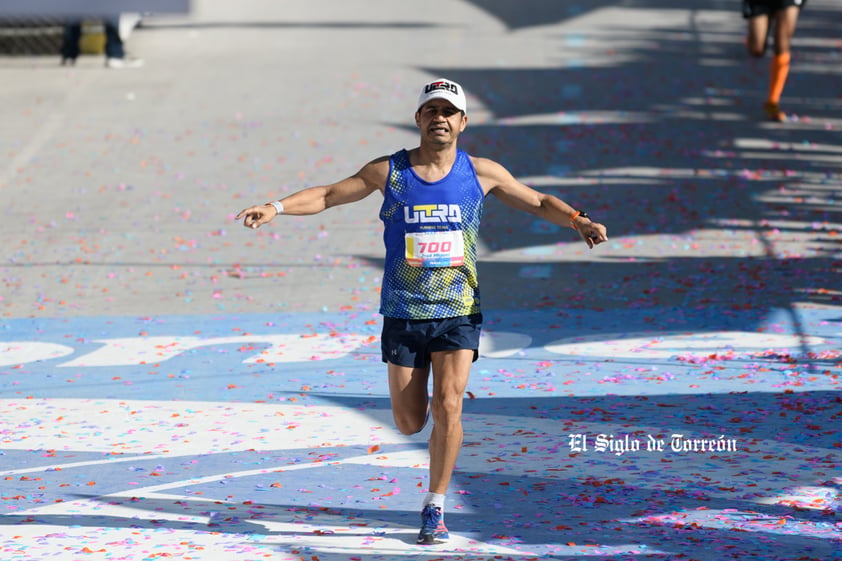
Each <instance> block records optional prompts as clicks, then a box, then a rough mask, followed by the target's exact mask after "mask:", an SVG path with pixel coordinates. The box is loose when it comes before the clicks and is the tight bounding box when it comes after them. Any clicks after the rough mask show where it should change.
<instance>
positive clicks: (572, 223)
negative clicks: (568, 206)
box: [570, 210, 582, 231]
mask: <svg viewBox="0 0 842 561" xmlns="http://www.w3.org/2000/svg"><path fill="white" fill-rule="evenodd" d="M580 214H582V211H580V210H577V211H576V212H574V213H573V216H571V217H570V227H571V228H573V229H574V230H577V231H578V228H576V223H575V222H573V221H574V220H576V217H577V216H579V215H580Z"/></svg>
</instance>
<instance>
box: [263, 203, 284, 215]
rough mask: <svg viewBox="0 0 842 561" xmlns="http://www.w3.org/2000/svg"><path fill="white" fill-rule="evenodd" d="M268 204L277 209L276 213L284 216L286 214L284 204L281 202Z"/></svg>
mask: <svg viewBox="0 0 842 561" xmlns="http://www.w3.org/2000/svg"><path fill="white" fill-rule="evenodd" d="M266 204H267V205H272V206H273V207H275V211H276V212H277V213H278V214H283V212H284V203H282V202H281V201H272V202H269V203H266Z"/></svg>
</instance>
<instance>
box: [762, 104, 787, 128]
mask: <svg viewBox="0 0 842 561" xmlns="http://www.w3.org/2000/svg"><path fill="white" fill-rule="evenodd" d="M763 110H764V111H766V115H768V116H769V119H771V120H772V121H777V122H779V123H783V122H784V121H786V113H784V112H783V111H781V106H780V105H778V104H777V103H775V102H774V101H767V102H766V103H764V104H763Z"/></svg>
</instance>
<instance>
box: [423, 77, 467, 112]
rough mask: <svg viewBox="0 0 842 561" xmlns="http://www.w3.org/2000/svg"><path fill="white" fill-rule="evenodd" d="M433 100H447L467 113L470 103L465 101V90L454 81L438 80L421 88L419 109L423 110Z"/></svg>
mask: <svg viewBox="0 0 842 561" xmlns="http://www.w3.org/2000/svg"><path fill="white" fill-rule="evenodd" d="M431 99H446V100H447V101H449V102H450V103H452V104H453V106H454V107H455V108H456V109H458V110H459V111H464V112H466V113H467V109H468V102H467V100H466V99H465V90H463V89H462V86H460V85H459V84H457V83H456V82H454V81H453V80H446V79H445V78H438V79H436V80H433V81H432V82H427V83H426V84H424V86H423V87H422V88H421V95H420V96H419V97H418V109H421V107H422V106H423V105H424V104H425V103H427V102H428V101H430V100H431ZM416 111H417V109H416Z"/></svg>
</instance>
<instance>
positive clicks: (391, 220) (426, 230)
mask: <svg viewBox="0 0 842 561" xmlns="http://www.w3.org/2000/svg"><path fill="white" fill-rule="evenodd" d="M483 199H484V193H483V191H482V187H481V186H480V184H479V180H478V179H477V173H476V170H475V169H474V165H473V163H472V162H471V158H470V157H469V156H468V154H466V153H465V152H463V151H462V150H457V153H456V161H455V162H454V163H453V167H452V168H451V170H450V173H448V174H447V176H445V177H444V178H443V179H441V180H439V181H435V182H428V181H424V180H423V179H421V178H420V177H418V175H416V173H415V171H413V169H412V165H411V164H410V162H409V154H408V152H407V151H406V150H400V151H399V152H396V153H394V154H392V156H391V157H390V159H389V178H388V180H387V182H386V189H385V193H384V198H383V206H382V207H381V208H380V219H381V220H382V221H383V224H384V225H385V227H386V229H385V231H384V233H383V242H384V244H385V246H386V262H385V271H384V273H383V286H382V291H381V295H380V313H381V314H382V315H384V316H387V317H394V318H403V319H438V318H449V317H457V316H463V315H470V314H475V313H479V311H480V300H479V285H478V282H477V268H476V264H477V249H476V246H477V236H478V234H479V224H480V219H481V218H482V204H483Z"/></svg>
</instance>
